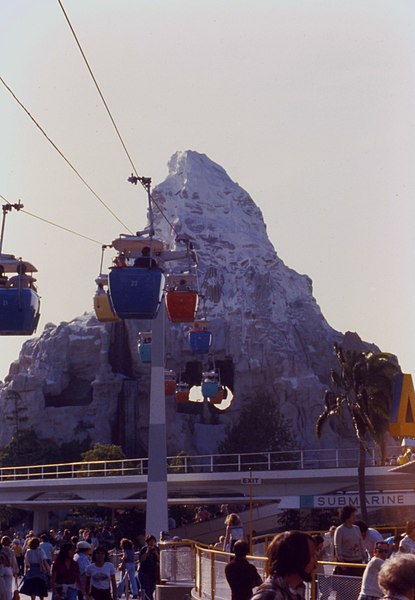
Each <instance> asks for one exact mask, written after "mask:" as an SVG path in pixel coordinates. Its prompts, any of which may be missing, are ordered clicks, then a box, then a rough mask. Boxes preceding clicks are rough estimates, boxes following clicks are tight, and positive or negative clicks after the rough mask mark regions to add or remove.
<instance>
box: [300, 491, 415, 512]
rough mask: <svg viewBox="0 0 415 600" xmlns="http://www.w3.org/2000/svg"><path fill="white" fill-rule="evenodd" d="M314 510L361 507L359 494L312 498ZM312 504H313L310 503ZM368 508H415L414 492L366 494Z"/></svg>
mask: <svg viewBox="0 0 415 600" xmlns="http://www.w3.org/2000/svg"><path fill="white" fill-rule="evenodd" d="M312 498H313V502H312V507H313V508H341V507H342V506H347V505H348V504H350V505H351V506H356V507H358V506H360V500H359V496H358V494H327V495H321V496H312ZM309 504H311V503H309ZM366 504H367V507H368V508H378V507H381V506H415V494H414V493H413V492H381V493H379V494H372V493H371V494H366Z"/></svg>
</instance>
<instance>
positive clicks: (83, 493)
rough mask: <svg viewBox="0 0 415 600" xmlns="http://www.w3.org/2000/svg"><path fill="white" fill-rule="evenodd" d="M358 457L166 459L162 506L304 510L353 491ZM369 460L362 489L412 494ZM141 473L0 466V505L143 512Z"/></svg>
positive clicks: (120, 463) (109, 465) (303, 453)
mask: <svg viewBox="0 0 415 600" xmlns="http://www.w3.org/2000/svg"><path fill="white" fill-rule="evenodd" d="M391 452H394V454H398V453H399V449H395V450H394V451H391ZM357 454H358V452H357V450H354V449H349V450H338V449H332V450H331V449H322V450H292V451H284V452H263V453H253V454H222V455H219V454H213V455H202V456H185V455H182V454H179V455H178V456H172V457H168V459H167V480H168V496H169V503H171V504H180V503H182V504H192V503H193V504H194V503H197V504H201V503H203V504H205V503H222V502H232V503H238V504H243V503H246V502H249V500H250V498H251V496H252V501H253V503H254V504H266V503H267V504H269V503H274V504H275V503H277V504H278V507H279V508H300V507H307V508H311V507H312V500H310V498H314V497H316V496H319V495H327V494H332V495H333V494H336V498H339V494H338V492H345V493H346V492H355V491H356V489H357V475H356V467H357ZM391 455H392V454H391ZM376 461H377V457H376V455H375V453H374V452H373V453H372V454H371V455H368V458H367V463H368V464H367V468H366V486H367V490H368V492H371V493H372V494H374V495H377V498H378V500H377V502H378V503H379V498H380V495H379V494H380V493H383V494H385V493H388V494H389V496H388V498H392V496H393V494H392V493H395V492H399V493H404V492H405V493H407V492H413V490H414V484H415V474H411V473H399V472H390V467H386V466H377V465H376ZM147 472H148V459H147V458H135V459H125V460H111V461H94V462H76V463H65V464H49V465H31V466H21V467H1V468H0V482H1V485H0V504H3V505H8V506H15V507H19V508H23V509H26V510H38V511H39V510H43V511H47V510H54V509H57V508H59V507H60V506H65V507H67V506H71V505H88V504H97V505H100V506H109V507H113V508H121V507H127V506H140V505H142V506H143V507H144V506H145V503H146V491H147ZM344 498H345V496H343V502H345V500H344ZM390 502H391V503H393V502H394V501H393V499H392V500H390ZM310 503H311V504H310ZM382 503H383V505H385V503H384V502H383V500H382ZM401 503H402V502H398V504H401ZM414 504H415V502H414ZM329 505H330V504H329ZM332 506H336V505H335V504H333V505H332Z"/></svg>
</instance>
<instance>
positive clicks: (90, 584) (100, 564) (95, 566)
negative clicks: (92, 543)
mask: <svg viewBox="0 0 415 600" xmlns="http://www.w3.org/2000/svg"><path fill="white" fill-rule="evenodd" d="M111 590H112V596H111ZM86 593H87V595H88V596H92V597H93V598H94V600H111V597H112V598H113V600H116V599H117V584H116V581H115V568H114V565H113V564H112V563H110V561H109V555H108V550H107V549H106V548H104V546H98V548H96V549H95V550H94V551H93V553H92V563H91V564H90V565H89V566H88V567H87V569H86Z"/></svg>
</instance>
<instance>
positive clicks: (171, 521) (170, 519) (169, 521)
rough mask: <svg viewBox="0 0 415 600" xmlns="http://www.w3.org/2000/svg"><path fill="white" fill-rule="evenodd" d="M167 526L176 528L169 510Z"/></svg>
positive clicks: (174, 520)
mask: <svg viewBox="0 0 415 600" xmlns="http://www.w3.org/2000/svg"><path fill="white" fill-rule="evenodd" d="M150 343H151V340H150ZM168 527H169V531H170V529H176V527H177V523H176V519H175V518H174V517H173V516H172V515H171V514H170V512H169V520H168Z"/></svg>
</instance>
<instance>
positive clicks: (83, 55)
mask: <svg viewBox="0 0 415 600" xmlns="http://www.w3.org/2000/svg"><path fill="white" fill-rule="evenodd" d="M58 4H59V6H60V7H61V9H62V12H63V14H64V16H65V19H66V22H67V23H68V26H69V29H70V30H71V32H72V35H73V37H74V39H75V42H76V45H77V46H78V49H79V52H80V53H81V56H82V58H83V59H84V62H85V64H86V67H87V69H88V71H89V74H90V75H91V77H92V81H93V82H94V84H95V87H96V88H97V91H98V94H99V96H100V98H101V100H102V102H103V104H104V106H105V110H106V111H107V113H108V116H109V118H110V120H111V123H112V124H113V126H114V129H115V131H116V133H117V136H118V139H119V140H120V142H121V145H122V147H123V148H124V151H125V153H126V155H127V158H128V160H129V162H130V165H131V167H132V169H133V172H134V175H135V176H136V177H137V180H138V181H139V182H140V183H141V185H142V186H143V187H144V189H146V186H145V183H144V182H143V181H142V180H143V179H145V178H143V177H140V176H139V174H138V171H137V169H136V167H135V165H134V162H133V159H132V158H131V155H130V153H129V152H128V150H127V146H126V145H125V143H124V140H123V138H122V136H121V133H120V131H119V129H118V127H117V125H116V123H115V120H114V117H113V116H112V114H111V111H110V109H109V106H108V104H107V102H106V101H105V98H104V95H103V93H102V92H101V88H100V87H99V84H98V82H97V80H96V78H95V76H94V73H93V71H92V69H91V66H90V64H89V62H88V59H87V57H86V55H85V52H84V51H83V49H82V46H81V43H80V41H79V40H78V37H77V35H76V33H75V30H74V28H73V26H72V23H71V21H70V19H69V17H68V15H67V13H66V11H65V9H64V7H63V4H62V2H61V0H58ZM150 198H151V201H152V202H153V203H154V204H155V206H157V208H158V210H159V211H160V214H161V215H162V217H163V218H164V219H165V220H166V221H167V223H168V224H169V225H170V227H171V229H172V230H173V231H174V232H175V234H176V235H177V231H176V228H175V227H174V225H173V223H171V221H170V220H169V219H168V218H167V217H166V215H165V214H164V211H163V210H162V208H161V207H160V206H159V205H158V204H157V202H156V201H155V200H154V198H153V195H152V194H151V193H150Z"/></svg>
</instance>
